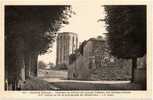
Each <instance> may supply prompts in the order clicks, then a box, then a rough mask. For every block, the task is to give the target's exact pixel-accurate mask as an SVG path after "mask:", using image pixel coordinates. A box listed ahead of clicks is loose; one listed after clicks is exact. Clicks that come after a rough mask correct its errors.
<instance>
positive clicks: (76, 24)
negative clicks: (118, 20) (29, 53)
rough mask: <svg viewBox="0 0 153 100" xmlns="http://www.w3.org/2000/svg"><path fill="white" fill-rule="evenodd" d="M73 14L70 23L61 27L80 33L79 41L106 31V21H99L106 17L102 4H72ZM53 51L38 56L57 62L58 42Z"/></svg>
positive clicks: (62, 30)
mask: <svg viewBox="0 0 153 100" xmlns="http://www.w3.org/2000/svg"><path fill="white" fill-rule="evenodd" d="M72 9H73V11H75V13H76V15H73V16H72V17H71V18H70V19H69V24H68V25H65V26H64V27H63V28H61V29H60V32H74V33H77V34H78V39H79V42H82V41H84V40H88V39H89V38H91V37H97V36H98V35H102V33H105V32H106V30H105V27H104V26H105V23H104V22H97V20H98V19H101V18H104V8H103V7H102V6H101V5H86V4H84V5H72ZM52 51H53V52H51V53H49V54H45V55H41V56H39V57H38V60H42V61H44V62H45V63H49V62H53V63H54V64H56V42H55V43H54V45H53V49H52Z"/></svg>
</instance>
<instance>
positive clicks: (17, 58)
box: [8, 37, 25, 90]
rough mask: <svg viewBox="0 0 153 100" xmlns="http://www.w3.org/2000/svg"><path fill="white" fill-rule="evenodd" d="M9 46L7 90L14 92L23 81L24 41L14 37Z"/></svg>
mask: <svg viewBox="0 0 153 100" xmlns="http://www.w3.org/2000/svg"><path fill="white" fill-rule="evenodd" d="M11 45H12V46H11V47H12V50H11V53H10V54H11V55H10V57H9V58H8V62H9V65H8V83H9V87H10V88H9V90H16V89H18V87H19V86H20V84H19V82H21V81H25V62H24V40H23V38H21V37H16V38H15V39H12V43H11Z"/></svg>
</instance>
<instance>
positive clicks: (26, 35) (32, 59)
mask: <svg viewBox="0 0 153 100" xmlns="http://www.w3.org/2000/svg"><path fill="white" fill-rule="evenodd" d="M71 13H72V10H71V7H70V6H69V5H67V6H66V5H59V6H58V5H56V6H6V7H5V51H6V52H5V66H6V67H5V71H6V72H7V75H5V76H7V79H8V81H9V83H13V85H14V88H15V84H16V83H17V82H18V80H25V78H27V77H30V76H36V75H37V58H38V55H39V54H42V53H45V52H47V50H48V48H49V47H50V46H52V43H53V42H54V37H55V33H56V32H57V31H58V30H59V28H60V27H61V26H62V24H68V18H69V17H70V16H71Z"/></svg>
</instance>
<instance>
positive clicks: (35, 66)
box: [4, 4, 148, 91]
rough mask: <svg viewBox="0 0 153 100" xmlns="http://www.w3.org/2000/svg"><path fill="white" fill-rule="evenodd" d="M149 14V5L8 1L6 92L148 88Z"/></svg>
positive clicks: (5, 21)
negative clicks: (32, 3) (47, 3)
mask: <svg viewBox="0 0 153 100" xmlns="http://www.w3.org/2000/svg"><path fill="white" fill-rule="evenodd" d="M146 12H147V6H146V5H102V4H99V5H92V6H91V5H90V6H87V5H5V7H4V13H5V15H4V23H5V25H4V26H5V29H4V38H5V40H4V41H5V50H4V51H5V57H4V58H5V65H4V70H5V71H4V76H5V78H4V84H5V85H4V89H5V91H38V90H39V91H40V90H41V91H44V90H47V91H76V90H82V91H89V90H94V91H95V90H101V91H103V90H130V91H133V90H139V91H146V90H147V68H148V66H147V61H146V58H147V57H146V55H147V30H146V29H147V25H146V23H147V13H146Z"/></svg>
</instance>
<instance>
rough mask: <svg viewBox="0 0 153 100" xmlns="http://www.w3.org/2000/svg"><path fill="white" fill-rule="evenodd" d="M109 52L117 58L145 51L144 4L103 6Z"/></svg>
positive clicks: (140, 54) (136, 54) (141, 54)
mask: <svg viewBox="0 0 153 100" xmlns="http://www.w3.org/2000/svg"><path fill="white" fill-rule="evenodd" d="M105 11H106V19H105V21H106V24H107V31H108V34H107V37H108V41H109V45H110V48H111V53H112V54H113V55H114V56H117V57H119V58H133V57H141V56H143V55H144V54H145V53H146V6H143V5H138V6H126V5H124V6H121V5H120V6H119V5H116V6H111V5H109V6H105Z"/></svg>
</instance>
